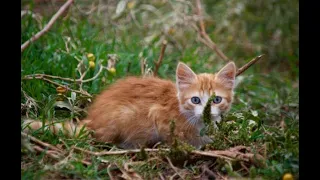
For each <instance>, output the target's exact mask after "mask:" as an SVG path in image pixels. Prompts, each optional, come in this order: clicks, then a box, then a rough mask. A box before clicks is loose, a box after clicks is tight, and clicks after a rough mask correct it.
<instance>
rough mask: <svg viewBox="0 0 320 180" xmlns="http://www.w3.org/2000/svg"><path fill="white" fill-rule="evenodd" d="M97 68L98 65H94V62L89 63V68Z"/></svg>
mask: <svg viewBox="0 0 320 180" xmlns="http://www.w3.org/2000/svg"><path fill="white" fill-rule="evenodd" d="M95 66H96V63H94V62H93V61H89V67H90V68H91V69H93V68H94V67H95Z"/></svg>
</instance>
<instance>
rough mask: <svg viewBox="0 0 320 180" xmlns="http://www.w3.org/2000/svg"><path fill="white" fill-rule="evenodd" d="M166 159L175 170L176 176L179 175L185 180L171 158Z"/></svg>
mask: <svg viewBox="0 0 320 180" xmlns="http://www.w3.org/2000/svg"><path fill="white" fill-rule="evenodd" d="M166 159H167V161H168V163H169V165H170V167H171V168H172V169H173V170H174V172H176V174H178V175H179V176H180V177H181V179H184V178H183V177H182V176H181V174H180V173H179V172H178V168H176V167H175V166H174V165H173V164H172V162H171V160H170V158H168V157H166Z"/></svg>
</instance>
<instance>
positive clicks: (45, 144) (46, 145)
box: [21, 132, 64, 153]
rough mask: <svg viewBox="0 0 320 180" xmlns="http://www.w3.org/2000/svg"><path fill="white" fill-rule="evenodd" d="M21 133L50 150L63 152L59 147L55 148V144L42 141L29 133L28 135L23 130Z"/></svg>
mask: <svg viewBox="0 0 320 180" xmlns="http://www.w3.org/2000/svg"><path fill="white" fill-rule="evenodd" d="M21 135H22V136H24V137H28V138H30V140H31V141H33V142H35V143H37V144H40V145H42V146H45V147H47V148H50V149H52V150H55V151H58V152H59V153H64V152H63V151H62V150H61V149H59V148H57V147H55V146H53V145H51V144H48V143H45V142H42V141H40V140H39V139H37V138H35V137H33V136H31V135H28V134H26V133H24V132H21Z"/></svg>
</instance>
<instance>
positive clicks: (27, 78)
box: [22, 76, 92, 97]
mask: <svg viewBox="0 0 320 180" xmlns="http://www.w3.org/2000/svg"><path fill="white" fill-rule="evenodd" d="M22 79H23V80H32V79H41V80H44V81H47V82H49V83H51V84H54V85H56V86H63V87H66V86H64V85H62V84H59V83H57V82H54V81H52V80H50V79H47V78H45V77H43V76H35V77H32V76H28V77H23V78H22ZM66 88H67V89H68V90H69V91H73V92H76V93H79V94H83V95H85V96H88V97H92V95H91V94H89V93H88V92H82V91H78V90H74V89H71V88H69V87H66Z"/></svg>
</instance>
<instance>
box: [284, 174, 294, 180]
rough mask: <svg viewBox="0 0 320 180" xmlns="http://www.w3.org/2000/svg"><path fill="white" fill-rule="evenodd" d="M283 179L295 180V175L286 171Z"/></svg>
mask: <svg viewBox="0 0 320 180" xmlns="http://www.w3.org/2000/svg"><path fill="white" fill-rule="evenodd" d="M282 180H293V176H292V174H290V173H286V174H284V175H283V177H282Z"/></svg>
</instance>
